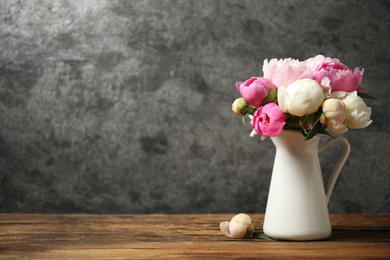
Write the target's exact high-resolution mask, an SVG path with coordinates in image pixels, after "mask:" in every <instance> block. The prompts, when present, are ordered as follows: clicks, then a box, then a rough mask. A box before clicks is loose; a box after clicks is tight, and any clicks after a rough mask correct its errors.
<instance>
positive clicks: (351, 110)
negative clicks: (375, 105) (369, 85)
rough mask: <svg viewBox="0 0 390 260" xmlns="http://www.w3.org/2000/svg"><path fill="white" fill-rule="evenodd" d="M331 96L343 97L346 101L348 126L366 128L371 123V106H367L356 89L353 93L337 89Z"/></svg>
mask: <svg viewBox="0 0 390 260" xmlns="http://www.w3.org/2000/svg"><path fill="white" fill-rule="evenodd" d="M331 96H332V97H334V98H341V100H342V101H343V102H344V103H345V106H346V108H347V111H348V121H347V127H348V128H354V129H358V128H365V127H367V126H369V125H370V124H371V122H372V120H370V116H371V108H369V107H367V105H366V103H365V102H364V100H363V99H362V98H361V97H359V96H358V95H357V92H356V91H354V92H352V93H347V92H344V91H337V92H334V93H332V95H331Z"/></svg>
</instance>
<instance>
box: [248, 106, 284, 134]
mask: <svg viewBox="0 0 390 260" xmlns="http://www.w3.org/2000/svg"><path fill="white" fill-rule="evenodd" d="M285 124H286V115H285V114H284V113H283V112H282V110H280V108H279V106H278V105H276V104H275V103H268V104H266V105H264V106H262V107H260V108H259V109H257V110H256V112H255V113H254V115H253V121H252V128H253V129H255V130H256V132H257V133H259V134H261V135H262V136H264V137H267V136H270V137H273V136H278V135H279V134H280V133H281V132H282V130H283V127H284V125H285Z"/></svg>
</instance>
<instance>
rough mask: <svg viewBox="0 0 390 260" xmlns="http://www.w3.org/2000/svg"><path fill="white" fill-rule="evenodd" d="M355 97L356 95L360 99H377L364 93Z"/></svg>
mask: <svg viewBox="0 0 390 260" xmlns="http://www.w3.org/2000/svg"><path fill="white" fill-rule="evenodd" d="M357 95H358V96H359V97H361V98H367V99H376V100H377V99H378V98H376V97H374V96H371V95H369V94H367V93H364V92H358V93H357Z"/></svg>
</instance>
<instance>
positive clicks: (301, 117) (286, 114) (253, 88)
mask: <svg viewBox="0 0 390 260" xmlns="http://www.w3.org/2000/svg"><path fill="white" fill-rule="evenodd" d="M362 76H363V70H360V69H359V68H355V69H354V70H351V69H350V68H349V67H347V66H346V65H344V64H342V63H340V61H339V60H338V59H335V58H329V57H324V56H323V55H317V56H316V57H313V58H310V59H307V60H305V61H299V60H295V59H291V58H288V59H282V60H277V59H271V60H270V61H268V60H267V59H266V60H264V65H263V77H252V78H250V79H248V80H246V81H245V82H237V83H236V87H237V88H238V90H239V91H240V93H241V96H242V98H238V99H236V100H235V101H234V103H233V105H232V109H233V111H234V113H235V114H237V115H239V116H243V121H244V122H245V115H248V116H249V118H250V119H251V122H252V128H253V130H252V133H251V134H250V136H254V135H256V134H260V135H262V139H263V138H265V137H273V136H278V135H279V134H280V133H281V132H282V130H283V129H295V130H300V131H301V132H302V134H303V135H304V136H305V138H306V139H310V138H312V137H313V136H315V135H316V134H317V133H321V134H328V135H331V133H329V132H328V131H327V129H329V130H330V131H331V132H333V133H336V134H343V133H345V132H347V131H348V129H353V128H365V127H367V126H368V125H369V124H370V123H371V120H370V116H371V108H369V107H367V105H366V103H365V102H364V101H363V98H374V97H372V96H370V95H368V94H366V93H365V92H366V90H365V89H363V88H361V87H360V83H361V80H362Z"/></svg>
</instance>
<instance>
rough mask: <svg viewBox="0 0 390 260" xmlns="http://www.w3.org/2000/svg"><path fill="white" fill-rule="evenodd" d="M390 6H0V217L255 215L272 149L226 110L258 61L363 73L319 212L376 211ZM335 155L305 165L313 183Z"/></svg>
mask: <svg viewBox="0 0 390 260" xmlns="http://www.w3.org/2000/svg"><path fill="white" fill-rule="evenodd" d="M389 14H390V1H378V0H377V1H356V0H349V1H338V0H337V1H336V0H335V1H323V0H322V1H313V0H300V1H299V0H294V1H291V0H290V1H275V0H269V1H242V0H231V1H229V0H220V1H217V0H197V1H186V0H181V1H179V0H178V1H173V0H171V1H166V0H152V1H146V0H145V1H118V0H116V1H103V0H90V1H88V0H84V1H65V0H63V1H61V0H42V1H35V0H34V1H11V0H9V1H8V0H0V212H46V213H61V212H67V213H208V212H214V213H217V212H232V213H238V212H247V213H250V212H264V210H265V206H266V199H267V193H268V187H269V182H270V178H271V170H272V164H273V158H274V153H275V149H274V146H273V144H272V143H271V141H270V140H269V139H268V140H266V141H265V142H260V141H259V139H258V138H255V139H254V138H250V137H249V133H250V126H249V124H248V125H246V126H244V125H243V124H242V121H241V118H240V117H238V116H236V115H234V114H233V112H232V111H231V104H232V102H233V101H234V99H235V98H237V97H239V92H238V91H237V89H236V88H235V82H236V81H243V80H246V79H247V78H249V77H251V76H262V64H263V60H264V59H266V58H268V59H270V58H287V57H292V58H296V59H301V60H304V59H307V58H309V57H312V56H315V55H317V54H319V53H321V54H324V55H325V56H330V57H337V58H339V59H340V60H341V62H343V63H344V64H346V65H347V66H349V67H351V68H355V67H360V68H364V69H365V71H364V76H363V81H362V87H364V88H366V89H367V90H368V91H369V93H370V94H372V95H375V96H377V97H379V100H377V101H367V104H368V105H369V106H370V107H371V108H372V111H373V114H372V119H373V123H372V124H371V125H370V126H369V127H368V128H366V129H363V130H350V131H349V132H347V133H346V134H344V136H345V137H346V138H347V139H348V140H349V141H350V143H351V147H352V152H351V155H350V158H349V159H348V161H347V163H346V165H345V167H344V169H343V171H342V173H341V176H340V178H339V181H338V183H337V184H336V187H335V190H334V193H333V195H332V199H331V202H330V204H329V208H330V212H332V213H345V212H347V213H351V212H352V213H360V212H390V203H389V197H390V191H389V184H390V183H389V180H390V178H389V166H390V164H389V158H390V157H389V148H388V147H389V145H390V142H389V140H390V139H389V138H390V132H389V130H390V127H389V120H390V113H389V107H388V106H389V101H388V100H389V98H390V86H389V83H390V49H389V46H390V15H389ZM340 150H341V145H337V144H334V145H332V146H331V147H330V148H329V149H328V150H326V151H325V152H323V153H321V154H320V158H321V165H322V168H323V172H324V177H325V179H327V178H328V176H329V173H330V171H331V170H332V168H333V166H334V165H335V163H336V162H335V161H336V160H337V158H338V156H339V154H340V152H341V151H340Z"/></svg>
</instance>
